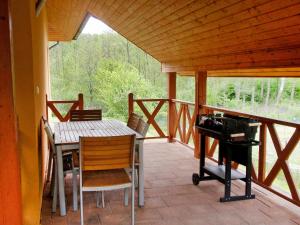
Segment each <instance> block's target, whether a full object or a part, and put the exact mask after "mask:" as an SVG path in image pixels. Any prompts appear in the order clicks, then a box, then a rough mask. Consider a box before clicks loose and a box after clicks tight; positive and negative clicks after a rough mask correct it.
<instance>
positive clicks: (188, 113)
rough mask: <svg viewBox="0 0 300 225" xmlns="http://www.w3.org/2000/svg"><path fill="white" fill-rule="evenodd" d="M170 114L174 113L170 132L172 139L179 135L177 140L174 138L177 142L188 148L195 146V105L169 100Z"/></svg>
mask: <svg viewBox="0 0 300 225" xmlns="http://www.w3.org/2000/svg"><path fill="white" fill-rule="evenodd" d="M170 106H171V110H172V111H171V113H174V118H175V121H174V122H175V125H174V128H173V129H174V130H173V131H171V133H173V135H174V137H176V136H177V133H178V134H179V139H178V138H175V139H176V140H177V141H179V142H181V143H183V144H186V145H188V146H194V145H195V138H196V134H195V128H194V124H195V120H196V113H195V104H194V103H192V102H186V101H181V100H177V99H171V100H170Z"/></svg>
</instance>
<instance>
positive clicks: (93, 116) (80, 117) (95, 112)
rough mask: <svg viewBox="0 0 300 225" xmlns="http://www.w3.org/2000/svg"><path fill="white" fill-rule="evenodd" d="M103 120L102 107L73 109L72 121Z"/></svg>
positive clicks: (71, 113)
mask: <svg viewBox="0 0 300 225" xmlns="http://www.w3.org/2000/svg"><path fill="white" fill-rule="evenodd" d="M89 120H102V110H101V109H84V110H71V112H70V121H89Z"/></svg>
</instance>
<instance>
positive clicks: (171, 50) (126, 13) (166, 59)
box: [47, 0, 300, 76]
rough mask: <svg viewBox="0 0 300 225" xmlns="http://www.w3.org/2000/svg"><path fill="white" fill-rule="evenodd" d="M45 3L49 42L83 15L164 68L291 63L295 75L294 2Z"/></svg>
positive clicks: (67, 35)
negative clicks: (139, 49) (154, 59)
mask: <svg viewBox="0 0 300 225" xmlns="http://www.w3.org/2000/svg"><path fill="white" fill-rule="evenodd" d="M47 8H48V23H49V24H48V26H49V40H55V41H68V40H71V39H73V37H74V36H75V35H76V33H77V31H78V30H79V28H80V24H81V23H82V21H84V18H85V16H86V15H87V14H90V15H93V16H95V17H97V18H99V19H100V20H101V21H103V22H104V23H106V24H107V25H108V26H110V27H111V28H112V29H114V30H115V31H117V32H118V33H120V34H121V35H123V36H124V37H125V38H127V39H128V40H130V41H131V42H133V43H134V44H136V45H137V46H138V47H140V48H142V49H143V50H144V51H146V52H147V53H148V54H150V55H152V56H153V57H154V58H156V59H157V60H158V61H160V62H161V63H162V70H163V71H165V72H173V71H174V72H178V71H198V70H208V71H216V70H223V71H224V70H233V69H251V68H275V67H276V68H285V67H293V68H294V69H293V71H294V73H293V74H294V75H293V76H295V74H296V76H300V69H297V68H300V13H299V12H300V0H126V1H125V0H64V1H62V0H48V1H47ZM295 71H296V72H295ZM220 74H221V73H220Z"/></svg>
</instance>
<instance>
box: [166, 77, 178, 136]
mask: <svg viewBox="0 0 300 225" xmlns="http://www.w3.org/2000/svg"><path fill="white" fill-rule="evenodd" d="M167 76H168V100H169V105H168V141H169V142H173V138H174V137H175V133H176V132H175V126H174V125H175V119H176V115H175V110H174V107H175V103H174V102H172V99H176V72H170V73H168V74H167Z"/></svg>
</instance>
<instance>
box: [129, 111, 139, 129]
mask: <svg viewBox="0 0 300 225" xmlns="http://www.w3.org/2000/svg"><path fill="white" fill-rule="evenodd" d="M141 118H142V117H141V116H139V115H137V114H135V113H131V114H130V116H129V118H128V121H127V126H128V127H130V128H131V129H133V130H136V128H137V126H138V123H139V120H140V119H141Z"/></svg>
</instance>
